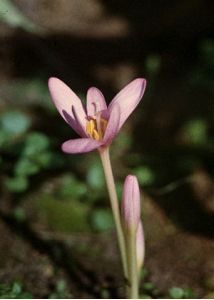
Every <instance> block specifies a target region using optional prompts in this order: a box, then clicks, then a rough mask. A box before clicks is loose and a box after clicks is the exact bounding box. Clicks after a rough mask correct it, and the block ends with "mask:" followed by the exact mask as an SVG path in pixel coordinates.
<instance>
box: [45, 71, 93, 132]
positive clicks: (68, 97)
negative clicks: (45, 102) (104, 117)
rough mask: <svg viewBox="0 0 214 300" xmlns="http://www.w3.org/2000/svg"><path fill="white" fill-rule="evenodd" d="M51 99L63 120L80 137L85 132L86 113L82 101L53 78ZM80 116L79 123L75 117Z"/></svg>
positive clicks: (49, 82) (49, 85)
mask: <svg viewBox="0 0 214 300" xmlns="http://www.w3.org/2000/svg"><path fill="white" fill-rule="evenodd" d="M48 87H49V90H50V94H51V98H52V100H53V102H54V104H55V106H56V108H57V110H58V111H59V113H60V114H61V116H62V117H63V119H64V120H65V121H66V122H67V123H68V124H69V125H70V126H71V127H72V128H73V129H74V130H75V131H76V132H77V133H79V134H80V135H82V133H83V132H85V128H86V121H87V120H86V113H85V111H84V109H83V106H82V103H81V100H80V99H79V97H77V95H76V94H75V93H74V92H73V91H72V90H71V89H70V88H69V87H68V86H67V85H66V84H65V83H64V82H62V81H61V80H60V79H58V78H55V77H51V78H50V79H49V81H48ZM74 110H75V112H76V114H77V115H78V121H77V120H76V116H75V115H74Z"/></svg>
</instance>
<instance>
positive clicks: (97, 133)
mask: <svg viewBox="0 0 214 300" xmlns="http://www.w3.org/2000/svg"><path fill="white" fill-rule="evenodd" d="M107 124H108V121H107V120H106V119H104V118H101V112H100V113H98V114H96V115H95V116H94V117H92V118H91V119H90V120H89V121H88V122H87V124H86V132H87V133H88V135H89V136H90V137H91V138H93V139H94V140H97V141H100V140H102V138H103V136H104V134H105V130H106V127H107Z"/></svg>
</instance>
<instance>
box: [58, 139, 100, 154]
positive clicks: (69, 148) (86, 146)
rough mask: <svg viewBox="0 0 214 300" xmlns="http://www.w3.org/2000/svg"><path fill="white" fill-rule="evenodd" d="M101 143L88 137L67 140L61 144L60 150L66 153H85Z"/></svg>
mask: <svg viewBox="0 0 214 300" xmlns="http://www.w3.org/2000/svg"><path fill="white" fill-rule="evenodd" d="M102 144H103V143H102V142H99V141H96V140H93V139H90V138H81V139H75V140H68V141H66V142H64V143H63V144H62V151H64V152H66V153H85V152H90V151H92V150H94V149H97V148H98V147H100V146H101V145H102Z"/></svg>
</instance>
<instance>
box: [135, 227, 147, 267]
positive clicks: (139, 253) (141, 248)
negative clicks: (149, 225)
mask: <svg viewBox="0 0 214 300" xmlns="http://www.w3.org/2000/svg"><path fill="white" fill-rule="evenodd" d="M144 257H145V240H144V232H143V224H142V222H141V221H140V223H139V224H138V228H137V235H136V258H137V269H138V272H140V269H141V268H142V266H143V262H144Z"/></svg>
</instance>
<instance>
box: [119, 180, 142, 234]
mask: <svg viewBox="0 0 214 300" xmlns="http://www.w3.org/2000/svg"><path fill="white" fill-rule="evenodd" d="M121 206H122V218H123V221H124V226H125V228H127V229H128V230H133V229H135V230H137V227H138V224H139V222H140V214H141V203H140V190H139V184H138V180H137V177H136V176H133V175H128V176H127V177H126V179H125V182H124V186H123V195H122V203H121Z"/></svg>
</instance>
